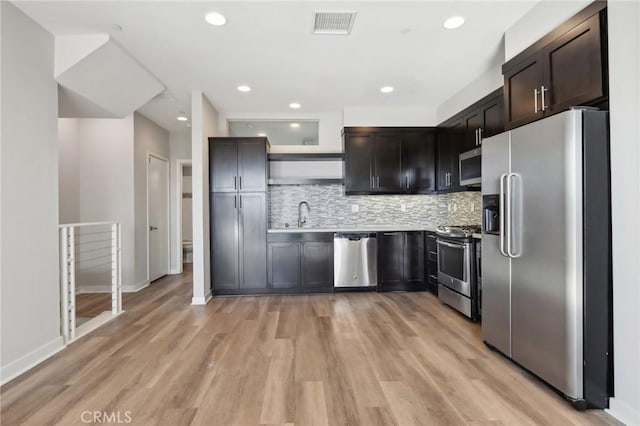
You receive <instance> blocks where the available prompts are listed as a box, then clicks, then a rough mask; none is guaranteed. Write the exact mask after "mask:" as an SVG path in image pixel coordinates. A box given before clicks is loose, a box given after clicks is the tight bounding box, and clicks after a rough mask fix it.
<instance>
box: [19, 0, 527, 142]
mask: <svg viewBox="0 0 640 426" xmlns="http://www.w3.org/2000/svg"><path fill="white" fill-rule="evenodd" d="M535 3H536V1H509V2H507V1H466V2H462V1H440V2H434V1H423V2H392V1H387V2H310V1H298V2H293V1H289V2H268V1H261V2H243V1H228V2H202V1H199V2H166V1H141V2H140V1H139V2H128V1H113V2H96V1H61V2H59V1H44V2H36V1H17V2H15V4H16V5H17V6H18V7H19V8H20V9H22V10H23V11H24V12H25V13H27V14H28V15H29V16H31V17H32V18H33V19H34V20H36V21H37V22H38V23H40V24H41V25H42V26H43V27H44V28H46V29H47V30H48V31H50V32H51V33H53V34H54V35H74V34H95V33H109V34H111V36H112V39H113V40H115V41H116V42H117V43H118V44H120V45H121V46H122V47H123V48H124V49H125V50H127V51H128V52H129V53H130V54H131V55H132V56H133V57H135V58H136V59H137V60H138V61H139V62H140V63H141V64H142V65H143V66H144V67H146V68H147V69H148V70H149V71H150V72H151V73H152V74H154V75H155V76H156V77H157V78H158V79H159V80H160V81H161V82H162V83H163V84H165V85H166V86H167V91H166V92H165V93H163V94H161V95H159V96H158V97H156V98H154V99H153V100H152V101H150V102H149V103H148V104H146V105H145V106H144V107H142V109H141V112H142V113H143V114H145V115H147V116H148V117H149V118H151V119H152V120H154V121H156V122H157V123H158V124H160V125H162V126H163V127H165V128H166V129H168V130H178V129H184V128H185V124H184V123H179V122H178V121H176V119H175V117H176V115H177V114H178V113H179V112H181V111H184V112H186V113H189V109H190V91H191V90H192V89H201V90H203V92H204V93H205V95H206V96H207V97H208V98H209V99H210V100H211V101H212V103H213V104H214V106H215V107H216V108H217V109H218V110H219V112H220V113H222V114H223V115H225V114H226V113H232V114H238V113H243V114H247V115H248V116H250V115H251V114H252V113H255V114H260V113H276V114H282V113H286V112H288V111H291V110H289V107H288V105H289V103H290V102H293V101H296V102H300V103H301V104H302V109H300V110H298V111H300V112H303V113H310V112H311V113H313V112H322V111H337V110H342V109H343V108H345V107H350V106H380V105H397V106H424V105H433V106H434V107H435V106H437V105H439V104H440V103H442V102H443V101H445V100H446V99H448V98H449V97H450V96H451V95H453V94H454V93H455V92H457V91H458V90H460V89H461V88H462V87H464V86H465V85H466V84H468V83H469V82H470V81H471V80H473V78H474V77H475V76H478V75H479V74H481V73H482V72H484V71H486V70H487V69H488V68H489V66H490V64H491V59H492V58H494V57H495V55H496V53H497V52H498V51H499V50H500V49H501V42H502V37H503V34H504V32H505V30H506V29H507V28H509V27H510V26H511V25H512V24H513V23H514V22H515V21H517V20H518V18H520V17H521V16H522V15H523V14H525V13H526V12H527V11H528V10H529V9H530V8H531V7H532V6H533V5H534V4H535ZM315 10H355V11H357V17H356V20H355V24H354V26H353V31H352V33H351V35H349V36H328V35H312V34H311V29H312V24H313V20H312V15H313V12H314V11H315ZM210 11H218V12H221V13H223V14H224V15H225V16H226V17H227V25H225V26H222V27H213V26H211V25H209V24H207V23H206V22H205V20H204V15H205V14H206V13H207V12H210ZM451 15H463V16H464V17H465V19H466V23H465V25H464V26H462V27H461V28H459V29H457V30H445V29H444V28H443V27H442V23H443V21H444V20H445V19H446V18H447V17H449V16H451ZM114 24H115V25H119V26H121V27H122V30H121V31H117V30H114V29H113V25H114ZM239 84H248V85H249V86H251V88H252V91H251V92H249V93H240V92H238V91H237V90H236V87H237V86H238V85H239ZM383 85H391V86H394V87H395V91H394V92H393V93H391V94H387V95H385V94H382V93H380V91H379V88H380V87H381V86H383Z"/></svg>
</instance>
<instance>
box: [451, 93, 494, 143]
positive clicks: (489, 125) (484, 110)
mask: <svg viewBox="0 0 640 426" xmlns="http://www.w3.org/2000/svg"><path fill="white" fill-rule="evenodd" d="M503 99H504V96H503V95H502V89H498V90H495V91H494V92H492V93H491V94H489V95H487V96H485V97H484V98H482V99H481V100H480V101H478V102H476V103H474V104H473V105H472V106H470V107H469V108H467V109H466V110H465V111H464V112H463V113H462V114H461V115H462V117H463V120H464V127H465V130H464V137H463V139H462V141H461V142H460V152H466V151H470V150H472V149H476V148H478V147H480V146H481V145H482V139H485V138H488V137H491V136H493V135H497V134H498V133H501V132H502V131H503V130H504V118H503V114H504V108H503ZM459 115H460V114H459Z"/></svg>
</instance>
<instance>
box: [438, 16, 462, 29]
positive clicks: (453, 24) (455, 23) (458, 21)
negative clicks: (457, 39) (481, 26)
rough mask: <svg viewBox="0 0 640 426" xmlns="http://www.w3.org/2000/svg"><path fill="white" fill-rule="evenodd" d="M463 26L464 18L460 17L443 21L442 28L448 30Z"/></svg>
mask: <svg viewBox="0 0 640 426" xmlns="http://www.w3.org/2000/svg"><path fill="white" fill-rule="evenodd" d="M462 24H464V18H463V17H462V16H451V17H449V18H447V20H446V21H444V24H443V26H444V27H445V28H446V29H448V30H453V29H455V28H458V27H461V26H462Z"/></svg>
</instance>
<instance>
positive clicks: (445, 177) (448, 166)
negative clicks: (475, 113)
mask: <svg viewBox="0 0 640 426" xmlns="http://www.w3.org/2000/svg"><path fill="white" fill-rule="evenodd" d="M465 133H466V128H465V125H464V120H463V119H460V120H458V121H455V122H453V123H451V124H450V125H449V126H448V128H447V129H446V131H445V132H444V137H443V138H440V139H438V191H453V190H456V189H459V174H460V173H459V166H458V159H459V155H460V145H461V142H462V139H463V138H464V136H465Z"/></svg>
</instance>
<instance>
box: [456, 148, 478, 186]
mask: <svg viewBox="0 0 640 426" xmlns="http://www.w3.org/2000/svg"><path fill="white" fill-rule="evenodd" d="M481 183H482V148H476V149H472V150H471V151H467V152H463V153H462V154H460V185H461V186H480V184H481Z"/></svg>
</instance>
